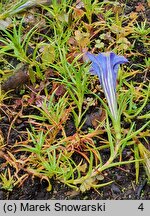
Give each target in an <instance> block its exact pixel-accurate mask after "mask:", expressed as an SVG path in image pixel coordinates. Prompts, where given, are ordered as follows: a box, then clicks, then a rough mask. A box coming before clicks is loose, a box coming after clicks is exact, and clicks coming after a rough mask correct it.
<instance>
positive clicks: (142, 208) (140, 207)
mask: <svg viewBox="0 0 150 216" xmlns="http://www.w3.org/2000/svg"><path fill="white" fill-rule="evenodd" d="M138 209H139V210H141V211H143V210H144V207H143V203H141V204H140V205H139V207H138Z"/></svg>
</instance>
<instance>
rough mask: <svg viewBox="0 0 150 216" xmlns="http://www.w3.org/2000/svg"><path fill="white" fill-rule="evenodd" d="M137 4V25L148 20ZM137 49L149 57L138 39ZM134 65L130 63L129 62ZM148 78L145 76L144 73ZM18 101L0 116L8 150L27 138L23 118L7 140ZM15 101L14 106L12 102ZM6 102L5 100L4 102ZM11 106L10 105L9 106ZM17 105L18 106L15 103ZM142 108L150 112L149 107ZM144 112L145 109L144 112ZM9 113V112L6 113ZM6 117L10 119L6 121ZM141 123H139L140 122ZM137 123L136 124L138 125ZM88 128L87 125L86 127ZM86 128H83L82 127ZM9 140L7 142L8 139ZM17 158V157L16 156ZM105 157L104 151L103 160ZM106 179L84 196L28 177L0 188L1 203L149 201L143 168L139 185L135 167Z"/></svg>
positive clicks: (132, 4) (130, 7)
mask: <svg viewBox="0 0 150 216" xmlns="http://www.w3.org/2000/svg"><path fill="white" fill-rule="evenodd" d="M120 2H121V3H124V2H126V8H125V13H126V14H128V13H131V12H133V11H136V7H137V6H138V5H139V1H138V0H134V1H123V0H121V1H120ZM140 3H142V4H143V6H144V7H145V9H146V10H145V11H142V10H141V11H139V12H138V13H139V18H138V22H139V23H140V22H142V21H143V20H144V19H145V18H147V19H149V15H150V11H149V9H147V8H148V6H147V1H144V0H142V1H140ZM135 46H136V49H137V50H138V52H140V53H142V54H144V55H145V56H147V57H148V50H145V49H144V48H143V44H142V43H140V42H139V41H138V40H137V42H136V43H135ZM142 58H143V57H140V59H138V60H139V61H142ZM132 61H134V62H135V64H136V62H137V59H136V58H135V59H134V60H132ZM132 63H133V62H132ZM147 76H149V75H148V73H147ZM143 79H144V77H142V76H141V75H137V76H135V77H134V80H136V81H137V82H138V83H140V82H143ZM20 98H21V95H19V94H17V90H16V92H15V93H14V99H13V101H10V100H8V103H9V107H11V112H10V110H7V109H6V108H5V107H2V108H3V111H4V112H2V115H5V114H6V113H7V115H5V117H4V118H3V120H2V121H1V122H0V130H1V131H2V133H3V135H4V139H5V140H6V141H8V146H7V150H11V147H12V146H13V145H14V143H15V142H16V140H18V141H20V140H25V138H26V135H25V134H22V131H26V128H30V126H29V124H28V123H27V121H26V119H19V118H17V121H16V122H15V129H13V128H12V130H11V131H10V135H9V139H8V136H7V135H8V132H9V127H10V122H11V121H12V120H13V117H14V116H13V111H14V112H19V111H20V107H21V106H20V104H19V100H20ZM14 101H15V103H14ZM5 103H7V101H6V102H5ZM11 103H12V104H11ZM17 103H18V104H17ZM145 109H149V105H147V107H146V108H145ZM34 111H35V110H32V109H31V108H30V110H28V109H27V110H23V112H24V114H25V113H30V114H31V113H32V112H34ZM145 111H146V110H145ZM9 112H10V113H9ZM8 115H9V118H10V119H9V118H8ZM139 123H140V122H139ZM137 124H138V122H137ZM88 126H89V125H88ZM84 127H86V125H85V126H84ZM66 130H67V131H66V132H67V135H73V133H74V132H75V128H74V125H73V123H72V122H71V121H69V122H68V123H67V125H66ZM7 139H8V140H7ZM16 156H17V155H16ZM105 157H107V152H105V155H104V158H105ZM4 162H5V159H4V158H0V164H3V163H4ZM11 169H12V168H11ZM0 171H3V167H1V168H0ZM104 175H105V178H106V179H107V180H108V181H112V180H114V183H112V184H111V185H109V186H106V187H102V188H100V189H97V190H94V189H91V190H89V191H86V192H84V193H81V192H77V191H74V190H72V189H71V188H70V187H67V186H66V185H64V184H62V183H60V182H57V181H56V180H55V179H51V184H52V190H51V191H50V192H49V191H47V187H48V183H47V181H46V180H40V179H39V178H37V177H32V176H29V177H28V178H27V179H26V180H25V181H24V182H23V184H22V185H21V186H19V188H18V186H16V187H14V188H13V190H12V191H6V190H3V189H0V200H6V199H8V200H31V199H33V200H48V199H54V200H56V199H58V200H60V199H76V200H81V199H83V200H91V199H92V200H98V199H99V200H106V199H113V200H123V199H128V200H134V199H136V200H138V199H141V200H142V199H143V200H148V199H150V187H149V184H148V182H147V180H146V174H145V171H144V170H143V167H141V169H140V178H139V183H138V184H136V183H135V168H134V165H131V164H130V165H125V166H121V167H120V168H119V167H118V168H112V169H109V170H107V171H105V172H104Z"/></svg>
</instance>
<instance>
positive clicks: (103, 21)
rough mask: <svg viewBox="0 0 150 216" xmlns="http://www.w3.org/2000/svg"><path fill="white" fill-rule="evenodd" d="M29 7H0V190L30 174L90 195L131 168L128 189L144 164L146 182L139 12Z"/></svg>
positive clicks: (147, 130) (143, 43) (84, 4)
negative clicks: (113, 172)
mask: <svg viewBox="0 0 150 216" xmlns="http://www.w3.org/2000/svg"><path fill="white" fill-rule="evenodd" d="M30 2H31V1H19V3H18V1H9V0H7V1H2V2H1V4H0V12H1V15H0V84H1V85H0V121H1V123H0V125H1V127H0V158H1V160H0V163H1V168H0V170H1V174H0V187H1V188H2V189H5V190H9V191H11V190H13V187H19V186H20V185H22V184H23V183H24V182H25V181H26V179H27V178H29V176H36V177H38V178H40V179H41V180H43V179H44V180H46V181H47V182H48V187H47V190H48V191H51V190H52V188H53V185H52V180H54V181H59V182H62V183H64V184H66V185H67V186H69V187H71V188H73V189H74V190H77V191H81V192H84V191H86V190H90V189H91V188H94V189H95V190H97V189H98V188H100V187H104V186H106V185H109V184H111V183H112V182H114V180H113V179H109V180H108V179H107V178H106V176H105V173H106V172H109V169H110V168H113V167H125V168H124V169H126V166H130V165H131V166H133V167H134V175H135V181H136V184H138V182H139V176H140V173H141V170H142V169H143V168H144V169H145V176H146V179H147V182H149V181H150V146H149V136H150V127H149V125H150V120H149V118H150V112H149V96H150V84H149V68H150V64H149V57H148V52H149V32H150V28H149V23H148V20H147V18H146V17H144V15H143V17H142V21H139V16H140V15H139V13H138V11H139V10H141V11H140V12H141V13H142V12H143V10H144V9H142V8H139V7H138V8H137V9H136V11H132V12H130V13H127V12H126V3H127V1H122V2H123V3H122V2H121V1H98V0H94V1H87V0H83V1H72V0H69V1H66V0H62V1H56V0H52V1H49V3H48V1H38V3H37V2H36V3H35V1H32V3H33V4H30ZM14 3H15V4H14ZM147 4H148V3H147ZM13 5H15V6H13ZM143 7H144V6H143ZM7 8H8V9H7ZM27 9H28V10H27ZM139 47H140V48H139ZM111 56H113V58H114V61H112V60H111V58H112V57H111ZM115 58H116V60H115ZM119 58H120V60H119ZM101 59H102V60H101ZM117 59H118V60H117ZM105 61H106V62H105ZM104 62H105V63H106V64H104ZM123 63H126V64H123ZM120 64H121V65H120ZM24 67H25V68H26V69H25V70H24ZM92 67H93V68H94V71H91V68H92ZM18 68H19V71H17V72H16V69H18ZM20 71H21V72H20ZM108 71H109V73H108V74H107V72H108ZM91 72H92V73H91ZM103 72H104V77H102V74H103ZM16 74H17V76H16ZM92 74H94V75H98V77H97V76H93V75H92ZM114 76H115V78H114ZM12 83H16V86H15V87H14V85H13V88H12ZM6 86H7V90H6ZM93 110H96V112H95V113H94V114H93ZM97 110H98V111H97ZM6 125H7V133H6V134H4V131H3V130H4V128H5V127H6ZM14 133H16V134H17V135H16V138H14V139H12V136H13V135H12V134H14ZM18 134H19V135H18ZM106 151H107V154H106V153H105V152H106ZM125 152H129V155H125Z"/></svg>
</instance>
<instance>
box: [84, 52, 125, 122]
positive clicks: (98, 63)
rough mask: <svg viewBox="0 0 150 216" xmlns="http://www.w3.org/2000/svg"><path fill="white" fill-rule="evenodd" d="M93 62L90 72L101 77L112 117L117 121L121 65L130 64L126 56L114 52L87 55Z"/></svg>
mask: <svg viewBox="0 0 150 216" xmlns="http://www.w3.org/2000/svg"><path fill="white" fill-rule="evenodd" d="M87 57H88V58H89V59H90V60H91V62H92V64H91V68H90V72H91V73H92V74H94V75H97V76H98V77H99V80H100V83H101V85H102V88H103V91H104V94H105V97H106V99H107V102H108V106H109V108H110V111H111V114H112V116H113V117H114V118H115V119H117V99H116V81H117V74H118V69H119V65H120V64H123V63H126V62H128V60H127V59H126V58H125V57H124V56H119V55H116V54H115V53H113V52H106V53H99V54H98V55H94V54H91V53H89V52H88V53H87Z"/></svg>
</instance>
